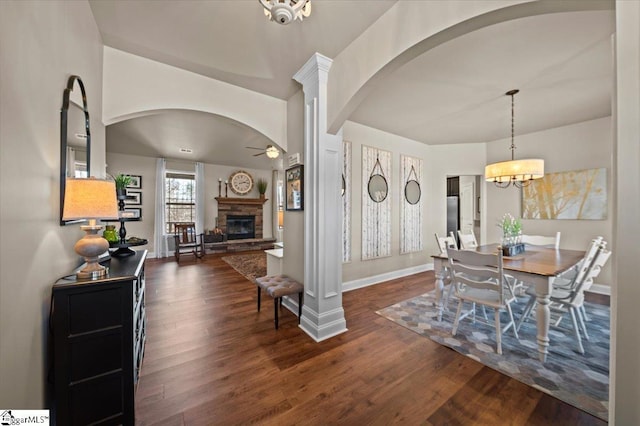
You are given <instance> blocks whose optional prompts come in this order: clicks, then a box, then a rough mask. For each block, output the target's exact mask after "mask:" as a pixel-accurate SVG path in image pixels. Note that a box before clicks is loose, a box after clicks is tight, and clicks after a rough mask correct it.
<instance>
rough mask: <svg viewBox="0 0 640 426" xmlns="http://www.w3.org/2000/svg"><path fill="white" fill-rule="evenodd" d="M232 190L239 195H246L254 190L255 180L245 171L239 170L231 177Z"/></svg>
mask: <svg viewBox="0 0 640 426" xmlns="http://www.w3.org/2000/svg"><path fill="white" fill-rule="evenodd" d="M229 182H230V183H231V190H232V191H233V192H235V193H236V194H238V195H246V194H248V193H249V192H250V191H251V189H252V188H253V178H252V177H251V175H250V174H249V173H247V172H245V171H244V170H238V171H237V172H234V173H232V174H231V176H230V177H229Z"/></svg>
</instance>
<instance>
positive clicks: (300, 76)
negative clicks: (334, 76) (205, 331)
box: [293, 52, 333, 86]
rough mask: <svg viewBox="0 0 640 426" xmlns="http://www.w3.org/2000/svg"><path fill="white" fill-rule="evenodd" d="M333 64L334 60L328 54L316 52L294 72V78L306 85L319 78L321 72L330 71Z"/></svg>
mask: <svg viewBox="0 0 640 426" xmlns="http://www.w3.org/2000/svg"><path fill="white" fill-rule="evenodd" d="M331 64H333V60H332V59H330V58H327V57H326V56H324V55H322V54H320V53H318V52H316V53H314V54H313V55H312V56H311V57H310V58H309V60H308V61H307V62H306V63H305V64H304V65H303V66H302V68H300V69H299V70H298V72H297V73H295V74H294V76H293V79H294V80H295V81H297V82H298V83H300V84H302V86H304V85H305V84H307V83H309V82H313V81H316V80H312V79H314V78H315V79H317V77H318V76H319V75H320V73H321V72H322V73H325V74H326V73H328V72H329V69H330V68H331Z"/></svg>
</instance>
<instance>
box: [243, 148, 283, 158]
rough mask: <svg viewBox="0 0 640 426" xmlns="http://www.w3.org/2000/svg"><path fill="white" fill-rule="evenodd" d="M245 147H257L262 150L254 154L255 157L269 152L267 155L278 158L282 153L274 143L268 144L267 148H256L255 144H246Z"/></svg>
mask: <svg viewBox="0 0 640 426" xmlns="http://www.w3.org/2000/svg"><path fill="white" fill-rule="evenodd" d="M245 148H247V149H257V150H260V151H262V152H259V153H258V154H254V155H253V156H254V157H257V156H259V155H263V154H267V157H269V158H278V156H279V155H280V150H279V149H278V148H276V147H275V146H273V145H267V147H266V148H256V147H253V146H245Z"/></svg>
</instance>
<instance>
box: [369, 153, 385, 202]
mask: <svg viewBox="0 0 640 426" xmlns="http://www.w3.org/2000/svg"><path fill="white" fill-rule="evenodd" d="M367 191H368V192H369V198H371V199H372V200H373V201H374V202H376V203H381V202H383V201H384V200H386V199H387V195H389V185H388V184H387V178H386V177H384V171H383V170H382V165H381V164H380V159H379V158H376V163H375V164H374V165H373V169H372V170H371V174H370V175H369V183H368V184H367Z"/></svg>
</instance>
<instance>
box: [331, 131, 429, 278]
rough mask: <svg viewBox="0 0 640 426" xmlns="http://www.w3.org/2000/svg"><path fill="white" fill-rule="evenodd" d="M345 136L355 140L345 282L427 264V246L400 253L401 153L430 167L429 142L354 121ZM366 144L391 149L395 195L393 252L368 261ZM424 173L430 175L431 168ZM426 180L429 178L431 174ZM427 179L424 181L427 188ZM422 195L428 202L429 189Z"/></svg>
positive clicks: (391, 192) (390, 176) (392, 194)
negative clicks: (364, 235) (365, 257)
mask: <svg viewBox="0 0 640 426" xmlns="http://www.w3.org/2000/svg"><path fill="white" fill-rule="evenodd" d="M343 138H344V140H347V141H350V142H351V156H352V157H351V158H352V159H351V262H349V263H345V264H344V265H343V267H342V281H343V283H349V282H350V281H355V280H360V279H362V278H366V277H371V276H375V275H380V274H385V273H389V272H392V271H397V270H401V269H406V268H411V267H416V266H420V265H424V264H426V263H427V261H428V256H427V254H426V252H425V250H423V251H420V252H414V253H407V254H400V203H402V202H403V201H404V195H403V194H404V193H403V192H401V185H400V154H405V155H410V156H413V157H417V158H422V159H423V161H424V163H423V164H424V165H425V169H426V167H427V166H426V164H427V161H426V160H427V157H428V151H429V149H428V147H427V145H424V144H422V143H419V142H416V141H413V140H410V139H406V138H403V137H400V136H397V135H393V134H391V133H387V132H383V131H380V130H377V129H373V128H371V127H368V126H364V125H362V124H358V123H355V122H352V121H347V122H345V124H344V127H343ZM363 145H367V146H370V147H374V148H380V149H384V150H387V151H391V173H387V178H388V180H389V197H390V199H391V256H389V257H384V258H378V259H373V260H365V261H363V260H362V192H363V191H366V185H367V182H362V146H363ZM385 173H386V171H385ZM423 173H424V171H423ZM423 175H424V176H428V172H427V173H426V174H423ZM424 180H425V181H427V180H428V178H426V179H424ZM426 183H427V182H423V183H422V186H423V191H424V187H425V184H426ZM422 197H424V198H423V200H425V202H424V205H425V206H426V205H428V204H429V201H428V200H429V196H428V192H427V193H424V192H423V194H422ZM425 208H426V207H425ZM423 217H426V215H424V216H423ZM338 231H339V230H338ZM426 231H427V223H426V221H425V222H424V223H423V233H424V236H423V237H424V238H425V239H426V235H427V232H426Z"/></svg>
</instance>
